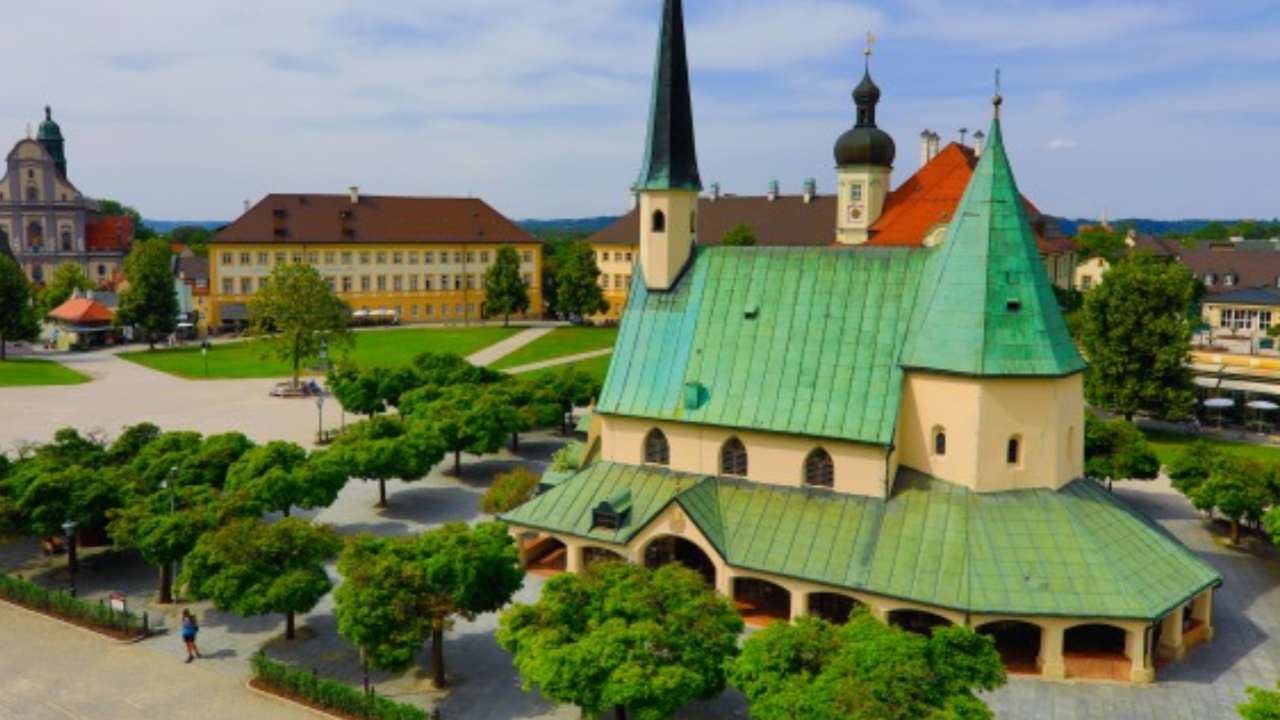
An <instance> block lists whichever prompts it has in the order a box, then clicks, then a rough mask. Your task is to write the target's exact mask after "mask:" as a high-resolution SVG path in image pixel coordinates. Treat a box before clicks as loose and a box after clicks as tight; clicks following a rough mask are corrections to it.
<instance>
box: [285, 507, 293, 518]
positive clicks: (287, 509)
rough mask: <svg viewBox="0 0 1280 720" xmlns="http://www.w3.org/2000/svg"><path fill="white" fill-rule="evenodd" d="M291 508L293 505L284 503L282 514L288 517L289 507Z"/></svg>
mask: <svg viewBox="0 0 1280 720" xmlns="http://www.w3.org/2000/svg"><path fill="white" fill-rule="evenodd" d="M292 508H293V506H292V505H285V506H284V516H285V517H289V511H290V509H292Z"/></svg>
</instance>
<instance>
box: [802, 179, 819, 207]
mask: <svg viewBox="0 0 1280 720" xmlns="http://www.w3.org/2000/svg"><path fill="white" fill-rule="evenodd" d="M817 194H818V181H817V180H815V179H813V178H807V179H806V180H805V181H804V204H805V205H808V204H809V203H812V202H813V198H814V197H816V196H817Z"/></svg>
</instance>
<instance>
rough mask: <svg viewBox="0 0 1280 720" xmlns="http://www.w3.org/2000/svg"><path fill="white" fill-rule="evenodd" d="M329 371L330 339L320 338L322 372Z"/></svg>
mask: <svg viewBox="0 0 1280 720" xmlns="http://www.w3.org/2000/svg"><path fill="white" fill-rule="evenodd" d="M328 369H329V338H325V337H322V338H320V372H326V371H328Z"/></svg>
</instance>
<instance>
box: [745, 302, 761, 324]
mask: <svg viewBox="0 0 1280 720" xmlns="http://www.w3.org/2000/svg"><path fill="white" fill-rule="evenodd" d="M742 317H744V318H746V319H747V320H755V319H756V318H758V317H760V305H759V303H747V307H746V308H744V309H743V311H742Z"/></svg>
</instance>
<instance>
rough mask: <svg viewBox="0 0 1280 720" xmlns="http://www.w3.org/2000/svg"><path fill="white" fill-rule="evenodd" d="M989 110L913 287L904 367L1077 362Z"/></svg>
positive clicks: (1003, 372)
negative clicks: (927, 269) (917, 298)
mask: <svg viewBox="0 0 1280 720" xmlns="http://www.w3.org/2000/svg"><path fill="white" fill-rule="evenodd" d="M995 105H996V117H995V119H994V120H992V122H991V132H990V134H989V136H988V141H987V147H986V149H985V150H983V152H982V158H981V160H979V162H978V167H977V169H976V170H974V173H973V178H972V179H971V180H970V181H969V187H968V189H966V190H965V193H964V198H963V199H962V200H961V201H960V206H959V207H958V208H957V209H956V212H955V215H954V219H953V220H952V221H951V226H950V227H949V228H947V235H946V240H945V241H944V242H943V246H942V247H941V248H939V249H938V250H936V251H935V252H936V253H938V254H937V255H936V256H935V257H934V258H932V261H931V262H932V263H933V265H934V267H933V269H932V272H931V273H930V274H929V275H927V276H926V279H925V280H924V282H923V284H922V286H921V303H920V309H921V312H923V316H922V317H921V318H920V320H919V322H918V324H917V325H916V327H915V329H914V331H913V333H912V335H911V338H910V339H909V340H908V342H907V345H906V347H905V350H904V352H903V356H902V365H903V366H904V367H907V368H918V369H922V370H936V371H938V372H946V373H957V374H962V375H977V376H1044V377H1059V376H1064V375H1071V374H1074V373H1077V372H1080V371H1082V370H1084V368H1085V363H1084V360H1083V359H1081V357H1080V354H1079V352H1077V350H1076V346H1075V343H1074V342H1073V341H1072V339H1071V334H1070V333H1069V332H1068V331H1067V324H1066V321H1065V320H1064V319H1063V317H1062V311H1061V310H1060V309H1059V307H1058V302H1057V299H1056V298H1055V296H1054V293H1053V286H1052V285H1051V284H1050V282H1049V276H1048V275H1047V274H1046V272H1045V269H1044V266H1043V264H1042V261H1041V259H1040V253H1039V251H1038V249H1037V248H1036V237H1035V233H1034V232H1033V231H1032V230H1031V225H1030V223H1028V222H1027V213H1026V208H1025V207H1024V205H1023V200H1022V195H1021V193H1019V192H1018V185H1017V183H1016V182H1014V178H1013V170H1012V169H1011V168H1010V167H1009V158H1008V156H1007V155H1006V154H1005V149H1004V139H1003V137H1002V135H1001V132H1000V117H999V108H1000V100H999V96H998V95H997V100H996V103H995Z"/></svg>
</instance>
